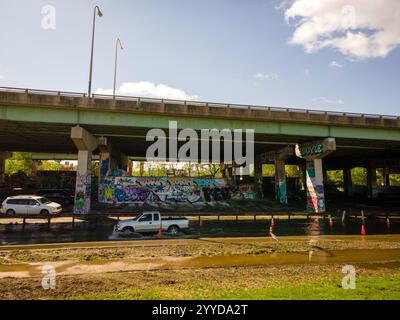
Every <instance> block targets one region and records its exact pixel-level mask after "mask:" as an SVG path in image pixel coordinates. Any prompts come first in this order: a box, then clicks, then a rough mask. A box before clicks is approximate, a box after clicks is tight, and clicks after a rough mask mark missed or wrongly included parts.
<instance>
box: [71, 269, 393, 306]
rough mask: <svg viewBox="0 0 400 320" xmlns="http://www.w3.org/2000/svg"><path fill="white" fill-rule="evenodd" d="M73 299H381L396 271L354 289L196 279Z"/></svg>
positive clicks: (336, 283)
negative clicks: (220, 282) (392, 274)
mask: <svg viewBox="0 0 400 320" xmlns="http://www.w3.org/2000/svg"><path fill="white" fill-rule="evenodd" d="M73 299H85V300H87V299H89V300H90V299H98V300H107V299H118V300H154V299H183V300H187V299H195V300H212V299H222V300H230V299H235V300H236V299H238V300H271V299H276V300H287V299H291V300H292V299H295V300H310V299H317V300H325V299H340V300H385V299H394V300H399V299H400V274H396V275H394V276H389V277H385V278H383V277H377V276H373V277H372V276H368V277H358V278H357V282H356V289H354V290H351V289H348V290H345V289H343V288H342V285H341V278H336V279H320V280H313V281H310V280H307V281H302V282H297V283H292V282H289V281H287V282H285V283H279V284H273V285H269V286H258V287H254V288H243V287H241V286H238V285H237V284H232V285H225V286H221V284H216V283H214V282H211V281H207V280H199V281H195V282H192V283H190V284H186V285H174V286H172V287H171V285H168V286H157V287H153V288H150V289H139V288H129V289H126V288H124V289H119V290H115V291H113V292H99V293H91V294H86V295H84V296H79V297H73Z"/></svg>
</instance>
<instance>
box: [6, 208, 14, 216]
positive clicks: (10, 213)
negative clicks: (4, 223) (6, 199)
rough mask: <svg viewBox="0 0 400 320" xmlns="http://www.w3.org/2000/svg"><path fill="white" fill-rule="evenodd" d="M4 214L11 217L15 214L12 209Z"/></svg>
mask: <svg viewBox="0 0 400 320" xmlns="http://www.w3.org/2000/svg"><path fill="white" fill-rule="evenodd" d="M6 214H8V215H12V214H15V211H14V210H13V209H8V210H7V211H6Z"/></svg>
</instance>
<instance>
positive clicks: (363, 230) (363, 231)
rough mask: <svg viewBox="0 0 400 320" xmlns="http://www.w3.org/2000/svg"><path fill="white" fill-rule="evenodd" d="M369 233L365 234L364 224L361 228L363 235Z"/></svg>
mask: <svg viewBox="0 0 400 320" xmlns="http://www.w3.org/2000/svg"><path fill="white" fill-rule="evenodd" d="M366 234H367V233H366V232H365V226H364V224H363V225H362V226H361V235H363V236H365V235H366Z"/></svg>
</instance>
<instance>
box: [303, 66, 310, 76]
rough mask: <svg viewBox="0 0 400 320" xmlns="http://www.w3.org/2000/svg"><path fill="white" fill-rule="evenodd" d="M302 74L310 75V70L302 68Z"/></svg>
mask: <svg viewBox="0 0 400 320" xmlns="http://www.w3.org/2000/svg"><path fill="white" fill-rule="evenodd" d="M304 75H305V76H306V77H309V76H310V75H311V70H310V69H308V68H307V69H304Z"/></svg>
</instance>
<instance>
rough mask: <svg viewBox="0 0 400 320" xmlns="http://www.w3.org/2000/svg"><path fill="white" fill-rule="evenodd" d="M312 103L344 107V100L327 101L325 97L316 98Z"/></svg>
mask: <svg viewBox="0 0 400 320" xmlns="http://www.w3.org/2000/svg"><path fill="white" fill-rule="evenodd" d="M311 101H313V102H317V103H323V104H331V105H333V104H334V105H343V104H344V101H343V100H342V99H337V100H331V99H327V98H325V97H315V98H312V99H311Z"/></svg>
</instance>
